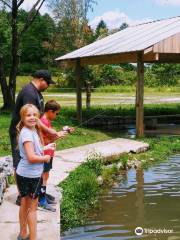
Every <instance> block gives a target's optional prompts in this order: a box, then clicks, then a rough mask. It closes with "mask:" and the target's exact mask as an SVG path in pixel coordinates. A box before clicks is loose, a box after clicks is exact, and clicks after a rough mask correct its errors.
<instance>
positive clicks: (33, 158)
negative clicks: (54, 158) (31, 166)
mask: <svg viewBox="0 0 180 240" xmlns="http://www.w3.org/2000/svg"><path fill="white" fill-rule="evenodd" d="M24 149H25V152H26V156H27V159H28V161H29V162H30V163H42V162H49V161H50V159H51V156H49V155H45V156H38V155H36V154H35V151H34V146H33V143H32V142H30V141H28V142H24Z"/></svg>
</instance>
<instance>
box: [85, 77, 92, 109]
mask: <svg viewBox="0 0 180 240" xmlns="http://www.w3.org/2000/svg"><path fill="white" fill-rule="evenodd" d="M85 83H86V108H88V109H89V108H90V107H91V82H89V81H86V82H85Z"/></svg>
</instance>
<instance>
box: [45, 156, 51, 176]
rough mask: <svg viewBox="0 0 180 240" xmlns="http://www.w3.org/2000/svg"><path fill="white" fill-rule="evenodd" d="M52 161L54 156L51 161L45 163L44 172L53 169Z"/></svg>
mask: <svg viewBox="0 0 180 240" xmlns="http://www.w3.org/2000/svg"><path fill="white" fill-rule="evenodd" d="M52 161H53V158H51V159H50V162H48V163H46V162H45V163H44V170H43V172H44V173H45V172H49V171H50V170H51V169H52Z"/></svg>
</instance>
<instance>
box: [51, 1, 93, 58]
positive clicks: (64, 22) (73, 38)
mask: <svg viewBox="0 0 180 240" xmlns="http://www.w3.org/2000/svg"><path fill="white" fill-rule="evenodd" d="M95 2H96V1H94V0H78V1H77V0H53V1H51V8H52V10H53V14H54V16H55V19H56V21H57V25H58V27H57V32H56V39H57V43H56V46H59V51H60V52H59V54H65V53H67V52H70V51H73V50H75V49H77V48H80V47H82V46H84V45H86V44H88V43H90V42H92V41H93V38H92V35H93V32H92V30H91V28H90V26H88V19H87V13H88V11H89V9H92V5H93V4H94V3H95Z"/></svg>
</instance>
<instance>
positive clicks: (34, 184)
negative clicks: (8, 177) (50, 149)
mask: <svg viewBox="0 0 180 240" xmlns="http://www.w3.org/2000/svg"><path fill="white" fill-rule="evenodd" d="M16 182H17V186H18V190H19V193H20V195H21V197H26V196H29V197H31V198H33V199H35V198H37V197H38V196H39V194H40V193H41V186H42V178H41V177H39V178H27V177H22V176H20V175H18V174H16Z"/></svg>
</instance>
